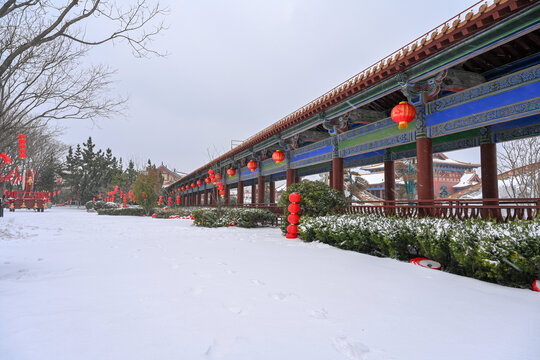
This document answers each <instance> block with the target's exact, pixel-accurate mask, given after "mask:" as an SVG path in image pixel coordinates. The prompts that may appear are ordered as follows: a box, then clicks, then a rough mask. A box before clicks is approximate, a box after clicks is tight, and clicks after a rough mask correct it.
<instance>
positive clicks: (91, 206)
mask: <svg viewBox="0 0 540 360" xmlns="http://www.w3.org/2000/svg"><path fill="white" fill-rule="evenodd" d="M84 207H85V208H86V210H94V202H93V201H92V200H90V201H87V202H86V204H84Z"/></svg>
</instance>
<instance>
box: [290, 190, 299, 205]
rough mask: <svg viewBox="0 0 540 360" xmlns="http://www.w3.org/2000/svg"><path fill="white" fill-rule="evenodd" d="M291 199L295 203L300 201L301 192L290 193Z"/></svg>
mask: <svg viewBox="0 0 540 360" xmlns="http://www.w3.org/2000/svg"><path fill="white" fill-rule="evenodd" d="M289 201H290V202H293V203H297V202H300V194H299V193H294V192H293V193H290V194H289Z"/></svg>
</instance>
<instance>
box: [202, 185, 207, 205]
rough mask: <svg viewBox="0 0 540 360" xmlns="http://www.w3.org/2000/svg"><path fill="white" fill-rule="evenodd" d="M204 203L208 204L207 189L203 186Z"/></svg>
mask: <svg viewBox="0 0 540 360" xmlns="http://www.w3.org/2000/svg"><path fill="white" fill-rule="evenodd" d="M203 199H204V205H208V189H207V188H206V187H205V188H204V197H203Z"/></svg>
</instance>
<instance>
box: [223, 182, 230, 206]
mask: <svg viewBox="0 0 540 360" xmlns="http://www.w3.org/2000/svg"><path fill="white" fill-rule="evenodd" d="M223 188H224V189H223V190H225V196H224V197H223V205H225V206H228V205H229V204H230V201H231V188H230V187H229V185H227V184H223Z"/></svg>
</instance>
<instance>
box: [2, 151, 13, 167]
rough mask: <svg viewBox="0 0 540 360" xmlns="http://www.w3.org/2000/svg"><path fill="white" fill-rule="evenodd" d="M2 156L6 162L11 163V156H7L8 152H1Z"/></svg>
mask: <svg viewBox="0 0 540 360" xmlns="http://www.w3.org/2000/svg"><path fill="white" fill-rule="evenodd" d="M0 158H2V160H4V161H5V162H6V164H11V158H10V157H9V156H7V155H6V154H4V153H1V154H0Z"/></svg>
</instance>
